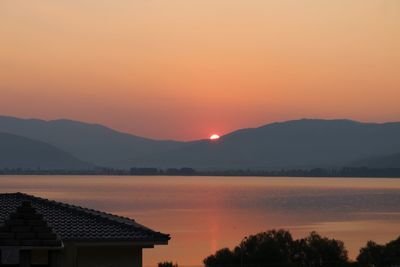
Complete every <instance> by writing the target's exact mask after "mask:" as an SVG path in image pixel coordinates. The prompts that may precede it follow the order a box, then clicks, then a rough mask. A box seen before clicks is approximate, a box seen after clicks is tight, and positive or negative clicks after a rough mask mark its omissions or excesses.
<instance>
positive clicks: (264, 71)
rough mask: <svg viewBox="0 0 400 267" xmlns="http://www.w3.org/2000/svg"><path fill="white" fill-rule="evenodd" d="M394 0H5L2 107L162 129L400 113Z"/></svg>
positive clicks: (191, 134)
mask: <svg viewBox="0 0 400 267" xmlns="http://www.w3.org/2000/svg"><path fill="white" fill-rule="evenodd" d="M399 101H400V1H398V0H380V1H378V0H335V1H332V0H318V1H315V0H82V1H70V0H58V1H54V0H40V1H29V0H26V1H20V0H1V1H0V114H2V115H11V116H17V117H23V118H32V117H33V118H42V119H48V120H50V119H58V118H69V119H75V120H81V121H86V122H93V123H101V124H105V125H107V126H110V127H112V128H114V129H117V130H121V131H125V132H129V133H133V134H136V135H141V136H146V137H151V138H156V139H176V140H193V139H200V138H206V137H207V136H209V135H211V134H212V133H218V134H225V133H228V132H230V131H233V130H236V129H239V128H246V127H256V126H261V125H263V124H267V123H270V122H275V121H285V120H290V119H298V118H327V119H332V118H349V119H354V120H361V121H376V122H385V121H400V105H399Z"/></svg>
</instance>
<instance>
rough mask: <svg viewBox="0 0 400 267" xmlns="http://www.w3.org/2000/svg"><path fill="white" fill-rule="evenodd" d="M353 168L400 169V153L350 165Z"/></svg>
mask: <svg viewBox="0 0 400 267" xmlns="http://www.w3.org/2000/svg"><path fill="white" fill-rule="evenodd" d="M348 165H349V166H351V167H368V168H400V153H396V154H391V155H385V156H381V157H372V158H368V159H364V160H359V161H356V162H353V163H350V164H348Z"/></svg>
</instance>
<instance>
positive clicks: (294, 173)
mask: <svg viewBox="0 0 400 267" xmlns="http://www.w3.org/2000/svg"><path fill="white" fill-rule="evenodd" d="M0 175H104V176H111V175H112V176H146V175H152V176H254V177H376V178H381V177H387V178H400V168H367V167H343V168H340V169H324V168H314V169H293V170H274V171H268V170H195V169H193V168H168V169H161V168H131V169H129V170H123V169H112V168H95V169H87V170H60V169H55V170H49V169H40V168H37V169H22V168H13V169H12V168H4V169H0Z"/></svg>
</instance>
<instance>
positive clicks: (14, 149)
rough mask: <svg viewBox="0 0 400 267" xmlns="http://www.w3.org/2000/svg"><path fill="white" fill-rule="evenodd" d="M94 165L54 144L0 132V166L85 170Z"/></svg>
mask: <svg viewBox="0 0 400 267" xmlns="http://www.w3.org/2000/svg"><path fill="white" fill-rule="evenodd" d="M93 167H94V166H93V165H91V164H88V163H85V162H82V161H80V160H78V159H76V158H75V157H73V156H72V155H70V154H68V153H66V152H64V151H61V150H60V149H58V148H55V147H54V146H51V145H48V144H46V143H43V142H40V141H34V140H31V139H28V138H25V137H21V136H16V135H13V134H8V133H0V168H1V169H2V168H21V169H38V168H40V169H68V170H85V169H91V168H93Z"/></svg>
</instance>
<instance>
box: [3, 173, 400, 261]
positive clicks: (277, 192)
mask: <svg viewBox="0 0 400 267" xmlns="http://www.w3.org/2000/svg"><path fill="white" fill-rule="evenodd" d="M0 191H1V192H17V191H20V192H24V193H28V194H33V195H36V196H41V197H45V198H50V199H55V200H58V201H64V202H68V203H72V204H76V205H80V206H85V207H89V208H94V209H99V210H102V211H106V212H111V213H115V214H118V215H122V216H127V217H130V218H133V219H135V220H136V221H138V222H139V223H142V224H144V225H146V226H149V227H150V228H154V229H156V230H159V231H162V232H165V233H169V234H171V236H172V240H171V241H170V244H169V245H168V246H158V247H156V248H155V249H149V250H145V252H144V265H145V266H155V265H156V264H157V263H158V262H159V261H163V260H171V261H174V262H178V263H179V265H180V266H189V265H193V266H201V265H202V260H203V258H205V257H206V256H208V255H210V254H211V253H213V252H215V251H216V250H217V249H220V248H223V247H233V246H234V245H236V244H238V243H239V242H240V240H241V239H242V238H243V237H245V236H248V235H251V234H255V233H257V232H260V231H265V230H269V229H273V228H276V229H278V228H284V229H288V230H290V231H291V232H292V234H293V235H294V237H295V238H299V237H303V236H305V235H307V234H308V233H309V232H310V231H313V230H315V231H317V232H319V233H320V234H322V235H326V236H328V237H331V238H336V239H340V240H343V241H345V245H346V248H347V249H348V250H349V255H350V257H351V258H353V259H354V258H355V257H356V255H357V253H358V250H359V248H360V247H361V246H363V245H365V243H366V241H367V240H370V239H372V240H375V241H378V242H386V241H389V240H392V239H395V238H397V237H398V236H399V235H400V179H384V178H371V179H368V178H283V177H269V178H264V177H256V178H255V177H175V176H171V177H170V176H134V177H128V176H0Z"/></svg>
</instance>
